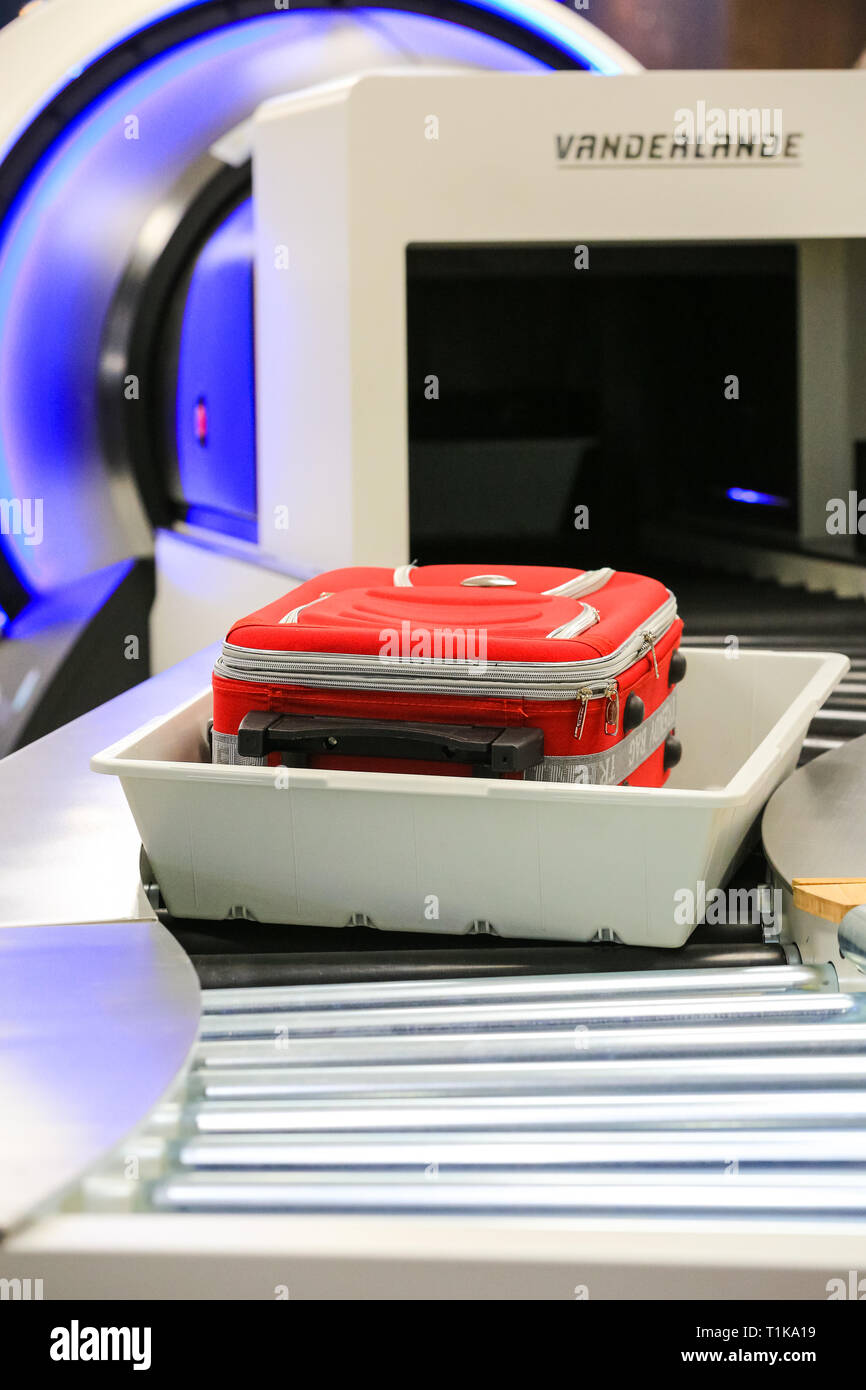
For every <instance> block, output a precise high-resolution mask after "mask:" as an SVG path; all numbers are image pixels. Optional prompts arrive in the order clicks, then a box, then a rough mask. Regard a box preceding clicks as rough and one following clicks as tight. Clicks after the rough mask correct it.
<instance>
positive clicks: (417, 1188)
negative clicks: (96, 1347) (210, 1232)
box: [151, 1170, 866, 1223]
mask: <svg viewBox="0 0 866 1390" xmlns="http://www.w3.org/2000/svg"><path fill="white" fill-rule="evenodd" d="M335 1176H336V1178H337V1181H335V1182H331V1181H325V1180H324V1178H323V1175H320V1176H319V1177H318V1179H317V1180H312V1181H311V1180H309V1179H308V1178H307V1180H305V1179H304V1178H303V1177H299V1179H298V1180H295V1179H293V1178H290V1177H289V1178H286V1177H280V1176H278V1175H276V1174H265V1173H255V1174H247V1173H239V1174H231V1173H222V1174H220V1175H219V1176H218V1177H217V1176H211V1175H210V1174H202V1173H194V1174H182V1175H179V1176H172V1177H171V1178H167V1179H165V1180H163V1181H161V1182H158V1183H156V1184H155V1185H154V1187H153V1190H152V1193H151V1203H152V1205H153V1206H154V1207H155V1208H156V1210H158V1211H199V1212H230V1211H231V1212H234V1211H246V1212H250V1211H262V1212H280V1211H297V1212H304V1211H306V1212H346V1213H348V1212H369V1213H385V1212H387V1213H392V1214H397V1213H409V1212H415V1213H428V1214H430V1215H433V1214H437V1215H444V1214H449V1215H484V1214H497V1215H500V1216H502V1215H508V1216H523V1215H535V1216H556V1217H563V1216H596V1215H606V1216H616V1217H630V1218H632V1219H635V1218H638V1219H641V1218H646V1217H655V1218H657V1219H659V1218H660V1219H665V1218H667V1219H670V1218H671V1217H682V1216H686V1217H690V1218H692V1219H704V1220H706V1221H710V1222H713V1223H717V1222H718V1221H719V1220H720V1219H721V1218H725V1219H730V1218H741V1219H742V1218H747V1217H751V1218H766V1217H768V1216H769V1217H779V1216H784V1217H788V1218H789V1219H790V1220H792V1221H794V1222H798V1221H802V1220H806V1219H807V1218H808V1219H809V1220H812V1221H814V1220H815V1219H816V1218H818V1219H820V1218H821V1217H824V1218H825V1219H836V1218H838V1217H858V1216H859V1217H862V1215H863V1212H864V1211H866V1183H864V1181H863V1178H862V1175H860V1176H859V1177H858V1178H856V1179H854V1180H852V1181H851V1182H850V1183H849V1182H847V1181H845V1180H844V1179H843V1178H842V1177H840V1176H838V1175H836V1176H834V1177H833V1178H832V1179H830V1180H829V1181H827V1182H825V1183H819V1182H816V1180H815V1177H814V1176H813V1175H806V1176H805V1177H804V1178H803V1179H802V1180H801V1181H800V1182H797V1181H796V1180H795V1179H793V1178H787V1179H786V1180H785V1181H784V1182H783V1183H780V1182H779V1180H778V1179H777V1178H776V1177H775V1176H774V1175H773V1176H770V1177H768V1178H767V1179H766V1180H765V1181H761V1180H760V1179H759V1178H756V1177H749V1178H740V1177H738V1178H736V1179H733V1178H727V1179H726V1178H721V1179H720V1178H715V1179H711V1178H707V1177H704V1176H702V1175H697V1174H696V1175H692V1176H690V1175H687V1174H684V1173H676V1174H671V1175H669V1176H668V1177H667V1178H665V1179H661V1180H658V1181H656V1182H651V1181H649V1180H648V1179H647V1178H646V1177H644V1176H643V1175H635V1178H634V1181H629V1179H628V1178H627V1177H626V1176H625V1175H621V1176H619V1177H617V1178H616V1179H615V1180H611V1178H610V1177H609V1176H608V1177H605V1178H602V1179H601V1180H600V1181H599V1182H597V1183H596V1182H594V1181H593V1175H588V1174H582V1175H581V1178H580V1181H579V1182H575V1181H574V1180H573V1178H570V1177H567V1176H566V1177H559V1178H558V1177H556V1176H555V1175H553V1174H547V1175H545V1176H544V1178H543V1179H542V1180H537V1181H530V1179H529V1178H528V1177H527V1176H526V1175H525V1174H524V1175H523V1176H522V1177H521V1179H520V1181H519V1182H508V1181H504V1182H498V1181H497V1180H496V1177H495V1175H494V1174H492V1173H486V1174H485V1176H484V1181H483V1182H478V1181H475V1182H451V1181H450V1180H448V1179H443V1178H442V1177H441V1175H440V1176H438V1177H436V1178H435V1179H432V1178H430V1177H428V1176H426V1175H425V1172H424V1171H423V1170H421V1171H420V1172H417V1173H416V1174H415V1175H414V1176H413V1177H411V1178H409V1177H406V1176H401V1177H400V1178H399V1180H398V1179H397V1177H396V1176H395V1175H393V1174H391V1175H389V1179H388V1182H387V1184H385V1183H383V1182H382V1180H381V1177H377V1175H376V1174H375V1173H368V1174H365V1173H360V1172H359V1173H353V1174H352V1178H351V1181H350V1182H347V1181H346V1180H345V1178H342V1177H341V1175H339V1174H337V1175H335Z"/></svg>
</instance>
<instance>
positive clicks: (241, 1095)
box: [190, 1053, 866, 1103]
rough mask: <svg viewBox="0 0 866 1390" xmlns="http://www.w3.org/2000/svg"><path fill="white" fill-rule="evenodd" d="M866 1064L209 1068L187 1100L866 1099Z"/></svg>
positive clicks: (730, 1061)
mask: <svg viewBox="0 0 866 1390" xmlns="http://www.w3.org/2000/svg"><path fill="white" fill-rule="evenodd" d="M864 1085H866V1066H864V1061H863V1057H862V1055H858V1054H857V1053H853V1054H849V1055H844V1056H832V1055H831V1056H822V1057H810V1056H805V1057H785V1056H776V1057H754V1056H751V1055H747V1054H741V1055H739V1056H736V1057H718V1058H715V1057H704V1058H697V1059H695V1058H691V1057H676V1058H665V1059H659V1058H655V1057H653V1058H628V1059H626V1060H624V1061H607V1060H604V1061H596V1060H595V1059H592V1060H588V1061H578V1060H575V1061H571V1062H559V1063H556V1062H473V1063H471V1064H467V1063H460V1062H450V1063H439V1064H433V1063H428V1064H423V1063H420V1064H415V1065H413V1064H411V1063H405V1062H404V1063H393V1064H391V1065H382V1066H365V1067H352V1066H343V1067H339V1066H319V1067H316V1066H298V1067H293V1066H290V1065H287V1066H285V1067H282V1068H281V1067H276V1066H274V1067H259V1068H255V1067H253V1068H249V1069H248V1068H245V1067H234V1068H232V1067H227V1068H216V1067H214V1068H212V1069H211V1068H206V1069H203V1070H201V1071H196V1072H194V1073H193V1075H192V1076H191V1077H190V1096H191V1098H193V1099H199V1100H202V1099H205V1098H207V1099H210V1100H231V1101H238V1100H279V1101H282V1102H284V1103H285V1102H287V1101H291V1102H295V1101H302V1100H312V1099H331V1100H332V1101H338V1102H340V1103H342V1102H343V1101H344V1100H345V1099H347V1098H349V1097H353V1098H356V1099H365V1100H367V1101H370V1100H378V1099H379V1098H380V1097H383V1096H394V1097H397V1096H402V1097H405V1098H406V1099H407V1100H416V1099H419V1098H421V1097H423V1098H424V1099H425V1100H426V1099H428V1098H429V1097H433V1096H438V1097H442V1098H448V1097H451V1096H501V1097H509V1096H511V1097H515V1098H516V1097H521V1098H522V1097H523V1096H527V1095H528V1096H533V1095H560V1096H571V1095H574V1094H576V1093H583V1094H596V1095H604V1094H616V1093H620V1094H624V1095H625V1094H634V1093H635V1092H640V1091H655V1092H661V1093H663V1094H664V1093H667V1092H671V1091H683V1092H685V1091H698V1092H701V1091H713V1092H716V1091H720V1090H747V1091H754V1092H760V1091H763V1090H771V1089H772V1090H782V1089H789V1088H790V1089H792V1090H795V1091H796V1090H815V1089H820V1088H821V1087H824V1086H827V1087H834V1088H838V1087H844V1086H848V1087H850V1088H851V1089H852V1090H857V1091H862V1090H863V1087H864Z"/></svg>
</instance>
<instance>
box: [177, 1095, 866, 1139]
mask: <svg viewBox="0 0 866 1390" xmlns="http://www.w3.org/2000/svg"><path fill="white" fill-rule="evenodd" d="M178 1111H179V1107H178ZM179 1121H180V1125H181V1128H182V1130H183V1132H184V1133H188V1134H250V1135H261V1134H306V1133H317V1134H324V1133H331V1134H351V1133H357V1132H361V1133H363V1132H369V1131H373V1130H375V1131H376V1132H378V1133H380V1134H383V1133H398V1134H404V1135H406V1134H419V1133H425V1132H431V1133H433V1132H440V1131H443V1130H450V1131H451V1132H458V1131H459V1132H461V1133H465V1132H473V1131H474V1132H478V1133H483V1132H484V1131H485V1130H494V1131H496V1130H498V1131H502V1130H506V1131H508V1132H510V1133H512V1134H517V1133H524V1132H528V1131H532V1130H547V1131H548V1132H550V1131H552V1130H580V1132H581V1133H592V1132H594V1131H597V1130H606V1131H608V1132H610V1131H613V1130H620V1129H624V1130H629V1131H633V1132H635V1133H639V1132H644V1131H646V1130H651V1129H654V1130H660V1129H666V1130H679V1129H690V1128H691V1129H694V1128H695V1127H698V1126H707V1127H709V1128H714V1129H721V1130H723V1129H725V1128H727V1127H728V1126H730V1127H732V1128H738V1129H741V1130H742V1129H746V1128H749V1127H755V1128H759V1129H768V1130H769V1129H774V1128H777V1127H781V1128H785V1127H789V1126H790V1127H798V1128H799V1129H801V1130H802V1129H805V1128H806V1127H811V1128H815V1129H819V1130H820V1129H822V1128H825V1127H829V1126H833V1127H835V1128H837V1129H839V1128H842V1127H844V1126H848V1125H851V1126H854V1127H863V1126H866V1090H860V1091H854V1090H851V1091H845V1090H843V1091H837V1092H832V1091H831V1092H824V1091H761V1092H758V1093H757V1094H753V1093H751V1092H748V1091H717V1092H713V1091H704V1092H690V1091H686V1092H684V1093H683V1094H681V1095H672V1096H660V1095H657V1094H655V1093H649V1094H646V1095H625V1096H597V1095H587V1096H580V1095H569V1096H556V1095H553V1096H520V1097H519V1098H517V1099H514V1100H513V1099H511V1098H510V1097H508V1096H505V1097H503V1096H452V1097H450V1098H448V1099H445V1100H442V1099H435V1098H434V1099H431V1100H404V1099H402V1098H399V1099H394V1098H393V1097H390V1096H382V1097H379V1098H378V1099H375V1100H365V1101H359V1100H357V1099H355V1100H353V1099H347V1100H343V1101H337V1102H334V1101H316V1100H312V1101H295V1102H294V1103H293V1104H292V1105H291V1106H287V1105H281V1104H280V1103H279V1101H239V1102H237V1103H232V1102H230V1101H202V1102H201V1103H198V1104H196V1103H194V1102H193V1103H191V1104H187V1105H186V1106H185V1107H184V1110H183V1112H182V1114H180V1113H174V1114H173V1115H171V1116H166V1117H165V1120H164V1124H165V1127H166V1128H167V1129H170V1130H171V1131H172V1132H173V1131H174V1129H175V1128H176V1127H177V1126H178V1122H179Z"/></svg>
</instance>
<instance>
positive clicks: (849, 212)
mask: <svg viewBox="0 0 866 1390" xmlns="http://www.w3.org/2000/svg"><path fill="white" fill-rule="evenodd" d="M712 108H717V109H720V110H721V111H723V112H741V113H743V115H744V116H745V115H746V114H747V113H751V114H752V115H753V117H754V118H757V117H758V116H759V114H760V113H768V114H769V116H770V117H771V119H780V121H781V138H780V139H779V140H778V142H777V144H778V148H777V149H775V150H773V148H772V146H771V145H770V144H769V143H768V145H767V146H766V149H767V152H768V153H767V155H765V153H764V151H763V150H757V151H756V153H755V156H754V157H752V158H736V157H725V156H724V152H722V154H721V157H720V156H719V155H718V154H716V155H715V156H714V153H713V150H712V148H711V147H710V145H709V143H707V144H706V145H704V146H703V147H701V145H700V144H699V143H698V142H697V141H696V143H695V144H692V145H690V146H689V147H688V149H687V151H686V152H685V155H680V154H677V155H676V156H675V157H671V154H670V146H671V141H672V140H673V139H674V137H675V136H676V135H677V132H678V129H679V128H680V127H679V126H678V123H679V122H681V121H682V119H683V117H682V113H683V112H684V111H687V112H692V113H694V114H695V118H696V121H697V120H698V119H699V117H700V113H701V111H703V112H704V113H706V112H708V111H710V110H712ZM776 113H778V116H776ZM864 122H866V82H864V80H863V76H862V74H860V73H856V72H851V73H839V72H833V73H830V72H757V73H744V72H676V73H641V74H638V75H634V74H629V75H626V76H620V77H616V78H613V79H612V80H609V81H605V82H595V81H591V80H586V78H585V77H583V76H581V75H573V74H569V73H558V74H555V75H554V76H547V75H545V76H535V75H530V74H520V75H510V74H496V75H488V74H484V75H477V76H476V75H474V74H466V75H441V74H435V73H428V74H426V75H424V76H423V77H421V78H419V77H417V76H414V75H413V76H411V78H407V77H406V76H405V75H403V74H401V73H388V74H372V75H366V76H362V77H359V78H357V79H350V80H340V81H336V82H334V83H331V84H328V85H326V86H322V87H320V88H318V89H315V90H309V91H306V92H304V93H301V94H297V95H292V96H287V97H281V98H277V99H275V100H272V101H268V102H266V103H265V104H264V105H263V106H262V107H261V108H260V110H259V112H258V114H257V117H256V122H255V130H254V136H253V151H254V155H253V158H254V183H255V197H256V216H257V248H256V256H257V264H256V272H257V300H256V314H257V375H258V388H257V389H258V399H257V413H258V431H259V498H260V539H261V544H262V545H263V546H264V548H265V549H266V550H269V551H273V552H274V553H275V554H277V555H278V556H280V557H281V558H282V560H283V561H284V562H285V563H288V564H289V565H291V566H292V567H293V569H295V571H296V572H298V573H299V574H304V575H306V574H309V573H314V572H315V571H316V570H322V569H327V568H330V567H331V566H337V565H347V564H372V563H374V562H375V563H378V562H380V561H381V558H382V556H383V555H387V556H389V557H390V558H391V559H392V560H394V561H395V563H396V561H397V560H408V559H410V558H411V557H410V555H409V553H408V550H409V492H408V422H407V323H406V288H407V286H406V251H407V247H409V246H410V245H412V244H413V243H425V244H451V245H455V244H459V243H463V244H469V243H491V244H492V243H496V244H503V243H527V242H562V243H568V242H571V243H573V244H574V245H575V246H579V245H587V246H590V247H591V246H592V244H601V243H605V244H611V243H618V242H622V243H624V242H632V243H635V242H643V243H651V242H656V243H658V242H663V243H672V242H691V243H695V242H706V243H711V242H716V243H718V242H725V241H732V242H733V241H736V242H739V243H743V242H748V241H768V240H775V241H786V242H795V243H796V244H797V255H798V269H799V273H798V319H799V324H798V329H799V332H798V339H799V358H798V372H799V383H798V387H799V393H798V394H799V405H798V410H799V422H798V423H799V438H800V457H799V460H798V467H799V509H800V536H801V538H809V539H812V540H814V539H815V538H820V537H822V536H823V538H824V541H825V542H826V540H827V535H826V519H827V511H826V508H827V499H828V498H830V497H839V498H846V497H847V496H848V494H849V491H850V490H851V489H852V488H853V487H854V478H853V474H854V463H853V441H854V440H855V439H857V438H859V439H861V440H862V439H863V438H864V437H866V392H864V391H863V390H862V385H860V384H861V383H862V381H863V378H864V374H866V242H864V237H866V179H864V178H863V177H862V172H863V164H864V160H863V152H862V141H861V136H860V131H861V130H862V129H863V126H864ZM591 135H594V136H595V137H596V154H595V156H594V157H592V156H590V157H587V143H586V142H587V140H588V139H589V137H590V136H591ZM605 135H609V136H610V137H611V139H614V138H615V137H616V136H617V135H619V136H621V137H622V138H621V141H620V147H619V155H618V157H611V158H601V157H599V155H598V150H599V149H600V146H601V142H602V140H603V137H604V136H605ZM581 141H583V142H584V145H583V147H582V148H581ZM634 150H639V153H638V154H637V156H634V157H632V156H631V155H629V154H628V153H627V151H634ZM325 169H327V171H328V177H327V178H323V177H322V171H323V170H325ZM432 370H434V369H433V368H432V367H431V371H432ZM834 540H836V541H837V542H838V544H837V545H836V546H835V548H831V554H832V556H833V558H831V559H829V560H827V561H824V560H819V561H818V562H817V565H818V567H819V568H823V571H824V573H823V578H824V579H825V581H829V582H827V583H825V585H824V586H825V587H830V586H833V587H836V588H837V589H838V590H839V591H840V592H847V593H859V592H863V591H864V590H863V585H864V579H863V572H862V570H858V569H857V568H856V567H854V566H851V565H848V564H839V563H835V558H836V557H839V558H843V557H845V556H846V555H847V551H846V545H847V540H848V538H847V537H845V538H838V537H836V538H834ZM720 549H721V551H722V552H723V551H724V543H722V544H721V547H720ZM723 558H724V555H723V553H722V554H719V555H717V554H716V552H715V550H713V553H712V559H713V560H714V561H719V560H723ZM848 558H850V556H848ZM774 564H775V565H776V569H775V570H774V569H773V565H774ZM763 565H764V571H763V572H765V573H774V574H776V575H777V577H781V578H799V579H802V578H803V577H804V576H803V575H802V574H798V573H797V572H796V570H795V572H793V573H791V572H790V564H789V567H788V570H785V569H784V562H783V561H782V560H780V559H779V558H778V557H776V559H775V560H774V557H773V556H772V555H770V556H767V555H764V557H763ZM779 566H782V568H781V569H780V568H779ZM814 568H815V566H814V562H813V563H812V568H811V572H810V574H809V576H808V578H809V581H810V582H813V581H814V577H815V576H814Z"/></svg>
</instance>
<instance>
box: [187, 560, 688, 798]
mask: <svg viewBox="0 0 866 1390" xmlns="http://www.w3.org/2000/svg"><path fill="white" fill-rule="evenodd" d="M681 634H682V622H681V621H680V619H679V618H678V617H677V611H676V599H675V598H674V596H673V594H672V593H671V592H670V590H669V589H667V588H665V586H664V585H663V584H660V583H659V582H658V581H657V580H654V579H649V578H647V577H646V576H644V575H638V574H628V573H624V572H621V571H613V570H609V569H603V570H591V571H584V570H564V569H554V568H546V567H539V566H520V565H514V566H503V567H502V568H501V569H498V570H496V572H493V573H491V572H486V571H482V570H480V568H479V567H478V566H472V565H428V566H425V567H423V568H417V567H415V566H412V565H404V566H402V567H401V568H400V569H397V570H390V569H373V568H365V569H342V570H332V571H330V572H329V573H327V574H323V575H320V576H319V577H318V578H317V579H312V580H310V581H309V582H307V583H305V584H302V585H300V587H299V588H297V589H293V590H292V591H291V592H290V593H289V594H288V595H287V596H286V597H285V598H282V599H278V600H277V601H276V602H275V603H271V604H268V606H267V607H266V608H261V609H259V611H258V612H257V613H253V614H251V615H250V616H249V617H247V618H243V619H241V620H240V622H238V623H236V624H235V625H234V627H233V628H232V629H231V631H230V632H229V634H228V638H227V640H226V642H225V644H224V646H223V651H222V655H221V656H220V658H219V660H218V661H217V663H216V666H215V668H214V675H213V692H214V723H213V759H214V761H215V762H218V763H254V764H255V763H259V764H264V763H270V764H279V763H281V762H282V763H287V764H289V765H304V766H312V767H339V768H348V769H350V770H356V771H383V770H387V771H394V772H405V771H409V772H416V773H435V774H439V775H446V776H473V775H475V776H479V775H480V776H485V777H497V776H510V777H525V778H529V779H534V780H545V781H555V782H586V783H593V782H597V783H604V784H607V785H613V784H618V783H624V782H628V784H629V785H631V786H646V787H658V786H661V785H662V783H663V782H664V781H665V780H666V778H667V775H668V772H669V770H670V769H671V767H673V766H674V765H675V763H676V762H677V761H678V760H679V744H678V742H677V740H676V739H675V738H674V736H673V730H674V726H675V722H676V693H675V686H676V684H677V682H678V681H679V680H680V679H681V678H682V676H683V674H684V672H685V658H684V657H683V655H682V654H681V653H680V652H679V651H678V646H679V641H680V637H681Z"/></svg>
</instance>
